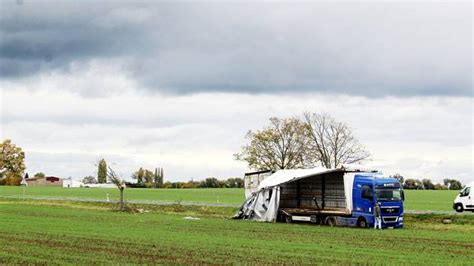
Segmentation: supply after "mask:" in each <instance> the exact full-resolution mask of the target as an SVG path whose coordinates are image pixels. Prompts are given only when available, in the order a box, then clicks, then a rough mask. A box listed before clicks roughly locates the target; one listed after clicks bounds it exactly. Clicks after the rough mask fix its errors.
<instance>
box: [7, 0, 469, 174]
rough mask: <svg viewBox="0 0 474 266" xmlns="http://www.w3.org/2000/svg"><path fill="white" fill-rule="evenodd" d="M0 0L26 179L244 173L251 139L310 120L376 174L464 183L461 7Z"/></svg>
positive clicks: (464, 29)
mask: <svg viewBox="0 0 474 266" xmlns="http://www.w3.org/2000/svg"><path fill="white" fill-rule="evenodd" d="M0 3H1V4H0V89H1V91H0V93H1V94H0V97H1V117H0V118H1V120H0V137H1V138H2V139H7V138H8V139H12V141H13V142H14V143H15V144H17V145H18V146H20V147H22V148H23V150H24V151H25V153H26V165H27V172H28V173H30V175H31V174H34V173H36V172H39V171H41V172H44V173H46V174H47V175H55V176H60V177H69V176H71V177H73V178H75V179H82V177H84V176H87V175H95V174H96V166H95V164H96V162H97V160H98V159H99V158H102V157H103V158H105V159H106V160H107V162H109V164H110V165H112V167H113V168H114V169H115V170H116V171H117V172H118V173H120V174H121V175H122V176H123V177H124V178H129V177H130V175H131V174H132V172H134V171H135V170H137V169H138V168H139V167H145V168H149V169H153V168H155V167H163V168H164V171H165V180H170V181H187V180H190V179H194V180H200V179H204V178H206V177H211V176H215V177H218V178H227V177H235V176H243V174H244V173H245V172H247V171H248V170H249V169H248V168H247V165H246V164H245V163H244V162H239V161H235V160H234V159H233V156H232V155H233V154H234V153H236V152H239V150H240V147H241V146H242V145H244V144H245V138H244V136H245V133H246V132H247V131H248V130H258V129H261V128H263V127H264V126H265V125H267V124H268V119H269V118H270V117H290V116H298V115H301V114H302V112H304V111H309V112H319V113H328V114H330V115H332V116H333V117H335V118H336V119H337V120H339V121H343V122H345V123H347V124H348V125H349V126H350V127H351V128H352V129H353V132H354V134H355V136H356V137H357V138H358V139H359V140H360V142H361V143H362V144H363V145H364V146H365V147H366V148H367V149H368V150H369V151H370V153H371V159H370V160H369V161H368V162H366V164H367V165H370V166H372V167H374V168H377V169H379V170H380V171H382V172H383V173H385V174H386V175H393V174H396V173H400V174H402V175H403V176H405V177H406V178H430V179H433V180H434V181H436V182H439V181H442V179H444V178H457V179H460V180H461V181H462V182H464V183H465V182H468V181H471V180H473V181H474V171H473V166H474V160H473V150H474V144H473V143H474V142H473V140H474V136H473V122H474V121H473V119H474V118H473V117H474V111H473V86H472V85H473V83H472V75H473V69H472V60H473V53H472V47H473V45H472V35H473V31H472V10H473V6H472V3H470V2H459V3H451V2H411V3H401V2H400V3H399V2H396V1H390V2H375V1H372V2H346V3H334V2H313V3H303V2H297V3H276V2H258V3H255V2H250V1H245V2H232V3H231V2H219V3H218V2H207V3H204V2H196V1H195V2H152V1H145V2H124V1H119V2H117V1H116V2H109V1H80V2H77V1H61V2H59V1H51V2H48V1H35V2H33V1H28V0H18V1H1V2H0Z"/></svg>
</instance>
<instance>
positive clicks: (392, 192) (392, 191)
mask: <svg viewBox="0 0 474 266" xmlns="http://www.w3.org/2000/svg"><path fill="white" fill-rule="evenodd" d="M375 194H376V196H377V200H379V201H400V200H402V196H401V193H400V189H399V188H381V189H376V190H375Z"/></svg>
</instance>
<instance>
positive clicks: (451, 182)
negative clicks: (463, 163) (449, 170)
mask: <svg viewBox="0 0 474 266" xmlns="http://www.w3.org/2000/svg"><path fill="white" fill-rule="evenodd" d="M443 183H444V185H445V186H447V187H448V189H450V190H460V189H462V184H461V182H459V181H458V180H456V179H448V178H446V179H444V180H443Z"/></svg>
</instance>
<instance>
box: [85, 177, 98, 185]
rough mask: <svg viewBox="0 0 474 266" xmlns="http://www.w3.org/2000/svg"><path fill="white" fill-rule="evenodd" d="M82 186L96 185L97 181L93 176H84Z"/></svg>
mask: <svg viewBox="0 0 474 266" xmlns="http://www.w3.org/2000/svg"><path fill="white" fill-rule="evenodd" d="M82 183H84V184H97V179H96V178H95V177H93V176H86V177H84V178H83V179H82Z"/></svg>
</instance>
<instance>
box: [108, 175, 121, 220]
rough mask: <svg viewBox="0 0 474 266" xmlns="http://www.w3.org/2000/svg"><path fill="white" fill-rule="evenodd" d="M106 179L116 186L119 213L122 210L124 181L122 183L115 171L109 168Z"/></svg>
mask: <svg viewBox="0 0 474 266" xmlns="http://www.w3.org/2000/svg"><path fill="white" fill-rule="evenodd" d="M107 177H108V178H109V180H110V181H112V183H113V184H114V185H115V186H117V188H118V190H119V191H120V211H123V210H124V201H123V191H124V190H125V181H123V180H122V179H121V178H120V177H119V176H118V175H117V174H116V173H115V171H114V170H113V169H112V168H111V167H110V166H109V168H108V171H107Z"/></svg>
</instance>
